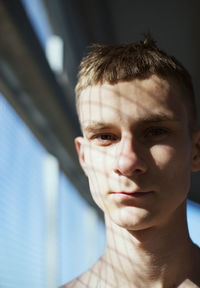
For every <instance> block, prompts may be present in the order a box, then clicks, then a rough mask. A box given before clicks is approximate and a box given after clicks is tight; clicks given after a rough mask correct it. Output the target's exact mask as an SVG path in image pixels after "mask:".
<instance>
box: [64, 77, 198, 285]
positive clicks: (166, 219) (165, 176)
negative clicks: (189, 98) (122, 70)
mask: <svg viewBox="0 0 200 288" xmlns="http://www.w3.org/2000/svg"><path fill="white" fill-rule="evenodd" d="M179 94H180V93H179V90H178V88H177V87H176V85H175V84H174V83H173V82H171V81H166V80H163V79H160V78H158V77H157V76H152V77H150V78H148V79H145V80H133V81H130V82H119V83H117V84H115V85H109V84H107V83H105V84H103V85H101V86H95V87H88V88H87V89H85V90H84V91H83V92H82V94H81V98H80V111H79V112H80V113H79V114H80V122H81V124H82V129H83V137H78V138H77V139H76V141H75V142H76V148H77V151H78V155H79V160H80V164H81V166H82V168H83V170H84V171H85V174H86V176H87V177H88V180H89V184H90V189H91V193H92V196H93V198H94V200H95V202H96V203H97V205H98V206H99V207H100V208H101V209H102V210H103V211H104V214H105V223H106V229H107V245H106V250H105V253H104V255H103V256H102V257H101V258H100V259H99V260H98V261H97V263H96V264H95V265H94V266H93V267H92V268H91V269H90V270H88V271H86V272H85V273H84V274H83V275H81V276H80V277H78V278H76V279H75V280H73V281H72V282H70V283H68V284H66V285H65V286H62V287H63V288H64V287H65V288H68V287H74V288H77V287H79V288H81V287H89V288H90V287H91V288H94V287H97V288H98V287H99V288H119V287H123V288H144V287H148V288H161V287H162V288H173V287H200V273H199V272H200V249H199V248H198V247H197V246H195V245H194V244H193V243H192V241H191V240H190V238H189V235H188V228H187V221H186V197H187V193H188V190H189V187H190V173H191V171H197V170H199V169H200V148H199V147H200V145H199V143H200V132H199V130H196V131H193V132H192V133H191V131H189V128H188V112H187V109H186V107H185V104H184V101H183V100H182V98H181V96H180V95H179ZM94 159H95V160H94Z"/></svg>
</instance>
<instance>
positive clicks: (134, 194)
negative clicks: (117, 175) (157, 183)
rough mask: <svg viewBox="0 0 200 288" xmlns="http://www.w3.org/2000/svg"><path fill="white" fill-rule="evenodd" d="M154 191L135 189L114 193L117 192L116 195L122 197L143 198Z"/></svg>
mask: <svg viewBox="0 0 200 288" xmlns="http://www.w3.org/2000/svg"><path fill="white" fill-rule="evenodd" d="M152 193H153V191H147V192H143V191H135V192H124V191H121V192H114V193H113V194H115V195H116V196H119V197H122V198H143V197H147V196H149V195H151V194H152Z"/></svg>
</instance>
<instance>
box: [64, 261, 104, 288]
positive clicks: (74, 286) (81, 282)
mask: <svg viewBox="0 0 200 288" xmlns="http://www.w3.org/2000/svg"><path fill="white" fill-rule="evenodd" d="M97 267H98V262H97V263H96V264H95V265H94V266H92V267H91V268H90V269H89V270H87V271H86V272H84V273H83V274H81V275H80V276H79V277H77V278H75V279H74V280H72V281H71V282H69V283H67V284H65V285H63V286H61V287H59V288H86V287H87V288H94V287H95V286H96V284H97V283H98V281H99V274H98V269H97Z"/></svg>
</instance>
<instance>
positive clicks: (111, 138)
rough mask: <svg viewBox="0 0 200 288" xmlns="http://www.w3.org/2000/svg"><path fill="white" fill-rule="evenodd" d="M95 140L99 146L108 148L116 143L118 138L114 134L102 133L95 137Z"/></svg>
mask: <svg viewBox="0 0 200 288" xmlns="http://www.w3.org/2000/svg"><path fill="white" fill-rule="evenodd" d="M93 139H94V141H95V143H97V144H98V145H102V146H107V145H110V144H112V143H113V142H116V140H117V136H116V135H114V134H109V133H102V134H98V135H95V136H94V137H93Z"/></svg>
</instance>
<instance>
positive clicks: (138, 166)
mask: <svg viewBox="0 0 200 288" xmlns="http://www.w3.org/2000/svg"><path fill="white" fill-rule="evenodd" d="M141 145H142V144H140V143H136V141H134V140H133V139H132V137H125V139H123V140H122V141H121V143H120V144H119V147H117V151H116V158H115V168H114V170H115V173H117V174H119V175H124V176H127V177H131V176H133V175H139V174H143V173H145V172H146V171H147V164H146V162H145V160H144V150H143V149H142V146H141Z"/></svg>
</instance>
